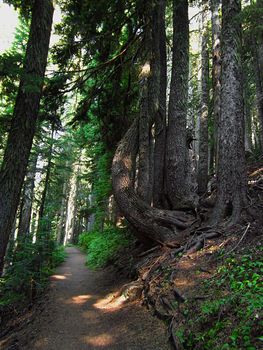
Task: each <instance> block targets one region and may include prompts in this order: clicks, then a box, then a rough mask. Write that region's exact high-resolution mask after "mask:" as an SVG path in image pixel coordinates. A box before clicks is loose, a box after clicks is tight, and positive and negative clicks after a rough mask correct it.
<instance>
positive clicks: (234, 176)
mask: <svg viewBox="0 0 263 350" xmlns="http://www.w3.org/2000/svg"><path fill="white" fill-rule="evenodd" d="M240 11H241V1H240V0H239V1H236V0H223V3H222V19H223V21H222V94H221V101H222V104H221V116H220V120H219V130H218V131H219V145H218V146H219V147H218V150H219V153H218V155H219V158H218V193H217V202H216V206H215V208H214V212H213V217H212V222H213V223H214V224H218V223H219V222H220V221H221V220H222V218H223V217H224V216H225V214H229V215H231V217H230V222H229V223H230V224H234V223H236V222H237V221H238V220H239V218H240V215H241V210H242V207H243V206H244V205H246V173H245V147H244V111H243V91H242V67H241V25H240V22H239V19H238V16H239V14H240ZM226 210H227V211H228V213H227V212H226Z"/></svg>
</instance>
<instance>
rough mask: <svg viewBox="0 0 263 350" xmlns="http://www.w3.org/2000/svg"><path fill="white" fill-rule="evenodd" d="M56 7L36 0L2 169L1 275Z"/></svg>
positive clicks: (0, 194) (36, 110) (27, 153)
mask: <svg viewBox="0 0 263 350" xmlns="http://www.w3.org/2000/svg"><path fill="white" fill-rule="evenodd" d="M53 10H54V9H53V5H52V1H51V0H37V1H34V5H33V10H32V22H31V26H30V34H29V39H28V44H27V51H26V57H25V63H24V69H23V74H22V76H21V80H20V86H19V91H18V95H17V98H16V104H15V110H14V116H13V120H12V126H11V130H10V132H9V136H8V141H7V146H6V150H5V154H4V159H3V163H2V167H1V171H0V275H1V273H2V269H3V266H4V256H5V252H6V247H7V244H8V239H9V236H10V233H11V230H12V224H13V221H14V218H15V214H16V211H17V207H18V204H19V197H20V192H21V188H22V186H23V180H24V177H25V174H26V168H27V163H28V159H29V155H30V150H31V147H32V141H33V137H34V133H35V126H36V120H37V114H38V110H39V103H40V98H41V92H42V87H43V78H44V74H45V69H46V64H47V55H48V48H49V40H50V33H51V27H52V17H53ZM14 174H15V175H14Z"/></svg>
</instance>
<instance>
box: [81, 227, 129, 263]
mask: <svg viewBox="0 0 263 350" xmlns="http://www.w3.org/2000/svg"><path fill="white" fill-rule="evenodd" d="M132 242H133V237H132V235H131V233H130V232H129V231H128V230H127V229H125V228H117V227H109V228H106V229H105V230H104V231H103V232H100V231H91V232H86V233H82V234H81V235H80V237H79V246H80V247H81V248H83V249H84V250H86V251H87V253H88V256H87V265H88V266H89V267H90V268H92V269H96V268H99V267H103V266H105V265H107V264H108V263H109V262H110V261H112V260H114V259H115V258H116V257H117V255H118V253H119V251H120V249H121V248H124V247H128V246H129V245H130V244H131V243H132Z"/></svg>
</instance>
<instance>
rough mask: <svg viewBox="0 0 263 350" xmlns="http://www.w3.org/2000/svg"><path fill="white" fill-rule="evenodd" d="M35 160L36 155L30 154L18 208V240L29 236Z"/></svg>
mask: <svg viewBox="0 0 263 350" xmlns="http://www.w3.org/2000/svg"><path fill="white" fill-rule="evenodd" d="M37 159H38V154H37V153H34V154H32V159H31V161H30V162H29V165H28V171H27V175H26V180H25V182H24V189H23V195H22V201H21V206H20V215H19V226H18V232H17V237H18V239H20V238H22V237H24V236H28V235H29V234H30V221H31V212H32V204H33V199H34V189H35V175H36V167H37Z"/></svg>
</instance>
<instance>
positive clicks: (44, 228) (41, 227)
mask: <svg viewBox="0 0 263 350" xmlns="http://www.w3.org/2000/svg"><path fill="white" fill-rule="evenodd" d="M53 146H54V126H53V125H52V130H51V138H50V145H49V150H48V156H47V168H46V177H45V182H44V188H43V192H42V196H41V200H40V206H39V212H38V228H37V236H38V237H40V235H41V234H42V233H43V234H45V233H47V232H48V231H49V225H47V222H45V220H44V211H45V205H46V198H47V193H48V187H49V183H50V175H51V166H52V157H53Z"/></svg>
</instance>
